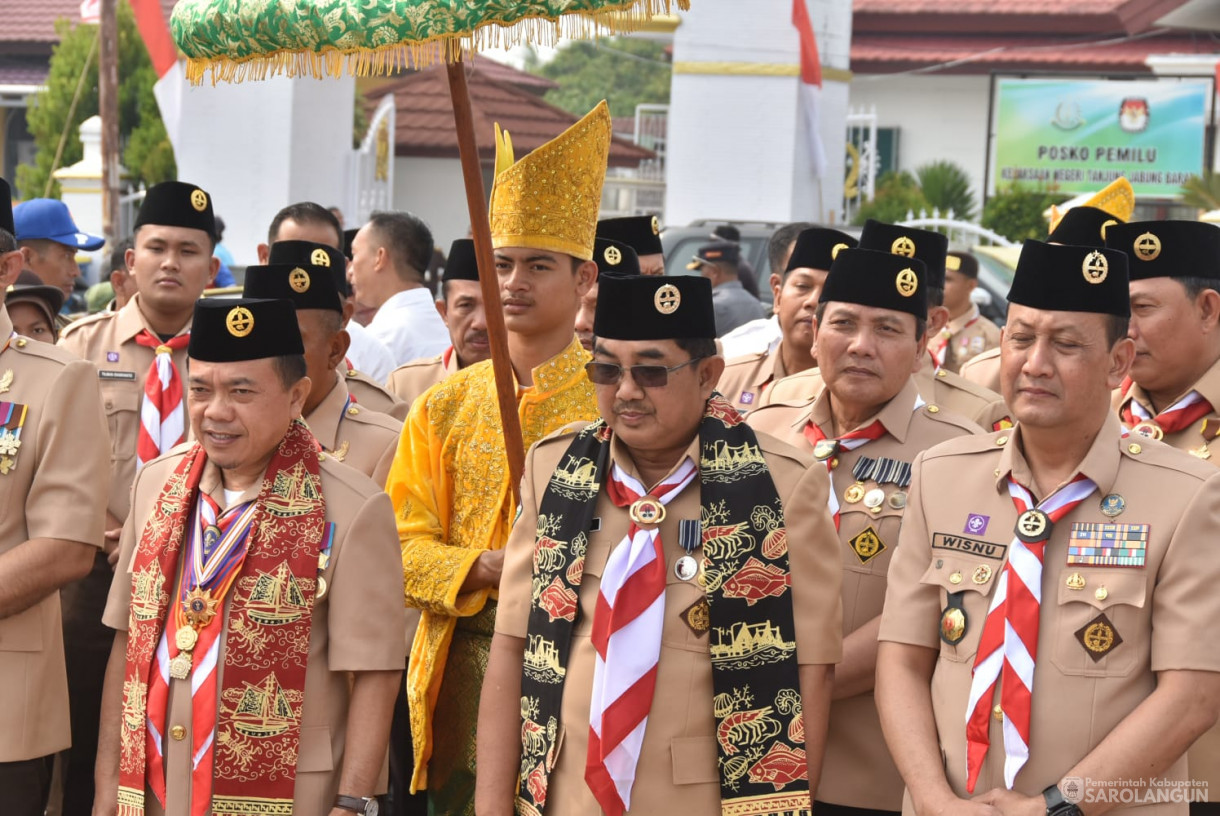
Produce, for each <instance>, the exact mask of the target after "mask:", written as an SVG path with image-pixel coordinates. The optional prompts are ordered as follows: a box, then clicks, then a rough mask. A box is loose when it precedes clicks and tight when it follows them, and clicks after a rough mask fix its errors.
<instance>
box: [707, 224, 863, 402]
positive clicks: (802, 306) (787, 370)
mask: <svg viewBox="0 0 1220 816" xmlns="http://www.w3.org/2000/svg"><path fill="white" fill-rule="evenodd" d="M855 245H856V239H855V238H852V237H851V236H850V235H848V234H846V233H843V232H839V231H838V230H832V229H825V228H822V227H815V228H812V229H807V230H805V231H803V232H802V233H801V234H800V235H798V236H797V239H796V244H795V246H794V247H793V250H792V253H791V254H790V255H789V260H788V264H787V267H786V269H785V271H784V273H783V274H782V275H781V274H780V273H778V272H772V273H771V281H770V282H771V292H772V294H773V295H774V303H775V307H774V308H775V316H776V319H777V320H778V321H779V328H780V331H781V333H782V339H781V341H780V343H779V344H778V345H777V346H775V347H774V348H772V349H769V350H767V351H763V352H759V353H757V354H750V355H747V356H745V357H738V358H736V359H732V360H729V361H728V363H726V364H725V367H724V374H723V375H721V377H720V382H719V384H717V386H716V390H718V391H719V392H720V393H721V394H724V396H725V397H726V398H727V399H728V400H729V402H731V403H732V404H733V407H734V408H736V409H737V410H738V411H741V412H742V413H745V412H747V411H749V410H750V409H751V408H753V407H754V406H755V404H756V403H758V402H759V401H760V400H761V399H762V397H763V395H764V394H766V392H767V389H768V388H769V387H770V386H771V384H772V383H774V382H776V381H778V380H782V379H783V378H784V377H787V376H789V375H792V374H798V373H800V372H802V371H806V370H808V369H811V368H813V367H814V366H816V365H817V363H816V361H815V359H814V353H813V313H814V310H815V309H816V308H817V304H818V296H819V294H820V293H821V291H822V286H823V284H824V283H825V282H826V273H827V270H829V269H830V265H831V263H832V262H833V261H834V257H835V256H836V255H838V253H839V252H840V251H841V250H843V249H850V248H852V247H854V246H855Z"/></svg>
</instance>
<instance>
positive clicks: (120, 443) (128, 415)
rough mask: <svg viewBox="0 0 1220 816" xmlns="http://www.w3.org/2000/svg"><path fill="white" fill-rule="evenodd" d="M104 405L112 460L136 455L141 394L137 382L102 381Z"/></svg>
mask: <svg viewBox="0 0 1220 816" xmlns="http://www.w3.org/2000/svg"><path fill="white" fill-rule="evenodd" d="M101 391H102V407H103V409H104V410H105V411H106V426H107V428H108V429H109V430H110V461H111V463H114V462H122V461H125V460H127V459H131V458H132V457H134V456H135V455H136V437H137V436H138V434H139V423H140V396H141V392H140V390H139V387H138V386H137V385H136V384H135V383H117V382H116V383H107V382H104V381H103V383H102V388H101Z"/></svg>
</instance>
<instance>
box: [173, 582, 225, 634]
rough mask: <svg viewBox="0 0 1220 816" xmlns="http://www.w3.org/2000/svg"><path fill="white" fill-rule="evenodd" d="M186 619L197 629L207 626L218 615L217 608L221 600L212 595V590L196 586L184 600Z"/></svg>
mask: <svg viewBox="0 0 1220 816" xmlns="http://www.w3.org/2000/svg"><path fill="white" fill-rule="evenodd" d="M182 606H183V608H184V610H185V612H186V619H187V621H188V622H189V623H190V624H191V626H194V627H195V628H196V629H198V628H200V627H203V626H207V625H208V624H209V623H211V622H212V618H214V617H216V609H217V607H219V606H220V601H218V600H216V599H215V598H213V597H212V591H211V590H210V589H205V588H204V587H195V588H194V589H192V590H191V591H190V593H188V594H187V596H186V600H185V601H183V602H182Z"/></svg>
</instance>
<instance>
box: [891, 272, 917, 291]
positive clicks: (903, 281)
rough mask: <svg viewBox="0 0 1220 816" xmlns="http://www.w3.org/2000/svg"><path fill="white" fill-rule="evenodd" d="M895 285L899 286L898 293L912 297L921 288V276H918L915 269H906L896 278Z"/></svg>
mask: <svg viewBox="0 0 1220 816" xmlns="http://www.w3.org/2000/svg"><path fill="white" fill-rule="evenodd" d="M894 286H895V287H897V288H898V294H900V295H902V296H903V297H910V296H911V295H913V294H915V290H917V289H918V288H919V278H918V277H916V275H915V272H914V271H913V270H911V269H904V270H902V271H901V272H899V273H898V277H896V278H895V279H894Z"/></svg>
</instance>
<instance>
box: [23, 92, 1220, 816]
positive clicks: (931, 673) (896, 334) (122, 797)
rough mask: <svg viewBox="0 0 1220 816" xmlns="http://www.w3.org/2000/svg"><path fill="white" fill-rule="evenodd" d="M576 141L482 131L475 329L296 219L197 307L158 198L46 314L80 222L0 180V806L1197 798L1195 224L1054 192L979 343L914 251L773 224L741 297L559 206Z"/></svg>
mask: <svg viewBox="0 0 1220 816" xmlns="http://www.w3.org/2000/svg"><path fill="white" fill-rule="evenodd" d="M610 134H611V123H610V117H609V114H608V111H607V109H606V106H605V104H604V103H603V104H601V105H599V106H598V107H597V108H595V109H594V110H593V111H592V112H591V113H590V114H589V115H587V116H586V117H584V118H583V119H581V120H580V121H579V122H578V123H576V124H575V125H573V126H572V127H571V128H570V129H568V130H567V131H565V132H564V133H562V134H560V135H559V136H557V137H556V138H555V139H554V140H553V141H551V142H549V143H547V144H546V145H544V146H542V147H540V148H538V149H537V150H535V151H534V152H532V153H530V154H529V155H527V156H524V157H521V158H520V159H517V158H516V157H514V156H513V155H512V153H511V148H510V147H509V146H508V145H509V142H508V141H507V140H504V141H503V142H501V143H500V144H498V145H497V149H498V155H497V161H496V168H497V171H496V174H495V179H494V185H493V188H492V193H491V199H490V208H489V209H490V226H491V235H492V243H493V246H494V265H495V268H494V270H484V274H486V273H487V272H489V271H491V272H493V273H494V275H495V278H496V281H497V284H498V288H499V303H498V304H488V303H485V302H484V300H483V297H482V290H481V288H480V282H479V273H478V268H477V263H476V259H475V251H474V246H473V243H472V242H471V241H470V240H468V239H464V240H459V241H456V242H454V243H453V245H452V246H451V247H450V248H449V252H448V253H447V255H446V256H445V263H444V265H443V277H442V280H441V283H440V287H439V291H437V292H436V293H435V294H434V293H433V291H432V290H430V289H429V288H428V287H427V286H426V280H425V272H426V270H427V269H428V267H429V266H430V265H431V264H432V261H433V256H434V251H435V247H434V245H433V239H432V235H431V233H430V231H429V229H428V227H427V226H426V223H425V221H424V220H422V219H421V218H419V217H417V216H415V215H412V214H408V213H402V212H384V213H375V214H373V215H372V216H371V218H370V219H369V220H368V222H367V223H365V224H363V225H362V226H360V227H359V228H358V229H354V230H349V231H345V230H344V229H343V225H342V224H341V223H340V221H339V220H338V219H337V218H336V216H335V214H334V213H333V212H332V211H330V210H328V209H326V208H324V207H322V206H319V205H317V204H313V203H309V202H302V203H296V204H291V205H289V206H286V207H284V208H283V209H281V210H280V211H279V213H278V214H277V215H276V217H275V218H274V220H273V221H272V223H271V224H270V226H269V229H268V235H267V243H266V244H264V245H260V246H259V247H258V259H259V263H258V264H256V265H252V266H249V267H247V268H246V269H245V270H244V279H243V280H242V283H241V289H240V291H228V292H222V293H220V294H216V293H215V292H212V293H210V295H211V296H205V294H204V293H205V290H208V289H209V287H212V286H213V285H214V284H215V282H216V277H217V275H218V273H219V271H220V267H221V260H220V259H219V258H218V257H217V256H216V245H217V239H218V234H219V230H220V229H221V227H220V225H218V223H217V222H218V219H217V218H216V216H215V214H214V211H213V202H212V199H211V196H210V195H209V193H208V192H207V190H206V185H204V186H199V185H196V184H193V183H189V182H185V181H173V182H166V183H163V184H159V185H157V186H155V187H153V188H151V189H150V190H149V191H148V194H147V197H146V198H145V200H144V202H143V204H142V206H141V207H140V210H139V214H138V217H137V219H136V223H135V229H134V234H133V235H132V237H131V239H130V242H129V243H128V244H126V245H125V246H121V247H120V248H119V251H118V252H116V253H115V258H114V263H113V264H112V265H113V266H114V267H115V268H114V270H113V272H114V274H113V275H112V278H111V283H112V285H113V291H114V296H115V300H114V302H113V303H112V304H111V305H110V306H109V307H107V308H105V309H102V310H100V311H98V312H96V313H94V314H90V315H88V316H84V317H80V318H78V319H73V320H71V321H66V320H65V319H64V317H63V314H62V312H63V310H64V308H65V302H66V299H67V298H69V297H71V296H72V294H73V289H74V280H75V278H76V277H77V276H79V269H75V268H74V267H75V261H74V258H75V253H76V251H77V250H80V249H90V248H92V249H97V248H99V246H100V239H97V238H95V237H94V236H90V235H87V234H84V233H81V232H80V231H79V230H77V229H76V226H75V224H73V223H72V220H71V217H70V215H69V214H68V213H67V210H66V209H65V208H63V206H62V204H58V202H51V201H42V200H38V201H29V202H25V203H22V204H20V205H18V207H17V208H16V210H15V212H14V211H13V210H12V208H10V207H9V202H10V200H11V195H10V189H9V188H8V185H7V184H6V183H4V182H3V180H0V285H3V286H5V287H6V289H7V294H6V297H5V304H4V308H3V309H0V336H3V337H4V338H5V341H4V346H3V348H2V349H0V497H4V501H5V504H6V506H7V507H8V509H7V511H6V512H5V513H4V514H3V515H2V516H0V701H2V702H3V704H2V705H0V813H3V814H6V816H7V815H8V814H13V816H43V814H46V813H51V814H64V815H65V816H75V815H76V814H97V815H98V816H110V815H111V814H119V816H139V814H145V813H148V814H162V813H164V814H170V815H171V816H208V814H212V815H213V816H230V815H232V816H268V815H269V814H296V815H297V816H325V815H326V814H329V816H342V814H346V813H362V814H368V815H369V816H377V814H378V813H379V812H382V813H391V814H395V816H399V815H401V816H415V815H416V814H419V815H421V816H422V814H434V815H435V816H465V814H473V813H478V814H480V816H501V815H502V814H513V813H516V814H524V815H525V816H541V815H542V814H558V815H559V816H569V815H570V814H589V816H592V815H593V814H599V813H605V814H609V816H620V814H623V813H639V814H662V813H669V812H680V813H691V814H713V813H724V814H740V815H741V816H763V814H784V815H785V816H787V815H788V814H811V813H813V812H814V811H815V810H816V812H817V813H818V814H831V816H884V814H897V813H899V812H903V813H907V814H920V816H924V815H925V814H926V815H927V816H941V815H942V814H969V816H1037V815H1039V814H1043V813H1045V814H1047V816H1082V814H1083V816H1098V814H1101V813H1103V812H1105V811H1107V810H1110V809H1113V808H1132V807H1139V808H1141V812H1142V813H1147V814H1174V815H1176V816H1185V813H1186V811H1187V809H1188V808H1189V810H1190V811H1191V813H1192V814H1193V816H1208V815H1209V814H1211V813H1212V809H1213V808H1214V806H1213V805H1210V804H1208V802H1207V787H1208V785H1209V784H1210V782H1211V781H1212V780H1213V779H1214V778H1217V779H1220V729H1218V728H1217V727H1216V723H1217V718H1218V716H1220V636H1217V635H1216V634H1213V632H1214V630H1213V629H1212V628H1211V626H1210V625H1209V621H1211V620H1215V619H1217V618H1218V617H1220V593H1217V592H1216V589H1215V588H1216V587H1217V586H1220V560H1218V559H1216V558H1214V557H1212V555H1211V553H1210V548H1211V547H1212V546H1213V542H1212V539H1211V537H1212V536H1213V535H1216V533H1217V530H1218V527H1217V524H1218V522H1217V519H1220V477H1218V476H1217V471H1216V469H1215V464H1214V463H1213V462H1212V461H1211V458H1212V455H1213V453H1217V454H1220V443H1218V442H1216V439H1217V438H1218V437H1220V413H1218V411H1217V406H1220V373H1218V372H1220V283H1217V281H1220V228H1217V227H1215V226H1212V225H1210V224H1205V223H1199V222H1186V221H1158V222H1142V223H1126V222H1125V220H1124V219H1123V218H1122V217H1121V214H1115V213H1112V212H1109V211H1107V210H1106V209H1105V208H1104V207H1102V206H1089V205H1086V206H1080V207H1075V208H1073V209H1071V210H1069V211H1068V212H1067V213H1066V215H1064V216H1063V217H1062V219H1061V220H1059V221H1058V222H1057V223H1055V224H1054V225H1053V228H1052V229H1051V230H1050V232H1049V234H1048V236H1047V237H1046V240H1045V241H1036V240H1030V241H1027V242H1026V243H1025V244H1024V246H1023V248H1022V250H1021V254H1020V259H1019V261H1018V263H1017V266H1016V270H1015V275H1014V280H1013V283H1012V289H1011V291H1010V293H1009V296H1008V302H1009V306H1008V312H1007V321H1006V324H1005V325H1004V326H1003V331H1002V333H1001V330H1000V329H999V328H997V327H996V326H995V325H994V324H992V323H991V322H990V321H988V320H987V318H985V317H983V316H981V315H980V314H979V311H978V309H977V307H976V306H975V305H974V303H973V300H972V297H971V292H972V290H973V289H974V287H975V285H976V284H977V277H978V262H977V259H975V258H974V257H973V256H972V255H971V254H970V253H968V252H962V251H957V250H954V249H951V248H950V246H949V243H948V241H947V239H946V238H945V237H944V236H943V235H940V234H938V233H936V232H930V231H926V230H922V229H916V228H910V227H905V226H900V225H892V224H884V223H879V222H876V221H870V222H868V223H867V224H866V225H865V226H864V228H863V230H862V232H861V233H860V234H859V237H858V238H857V237H854V236H853V235H849V234H847V233H846V232H842V231H838V230H834V229H830V228H826V227H819V226H815V225H811V224H792V225H788V226H785V227H782V228H780V229H779V230H777V231H776V233H775V234H774V236H773V237H772V239H771V242H770V246H769V247H768V250H769V253H768V254H769V266H770V270H771V271H770V275H769V279H768V280H766V281H758V280H754V281H753V282H754V283H755V284H756V285H757V284H761V285H763V286H769V287H770V289H771V292H772V296H773V306H772V310H773V316H771V317H768V316H767V315H766V311H765V309H764V307H763V306H762V304H761V303H760V301H759V300H758V299H757V297H756V294H751V293H750V292H749V290H748V287H746V286H745V285H744V284H743V280H742V271H743V270H745V271H746V274H747V276H754V273H753V270H752V269H749V268H748V266H746V265H744V263H743V259H742V258H741V257H740V246H741V244H740V242H739V241H738V240H734V237H733V236H731V235H726V234H717V235H715V236H712V237H710V238H709V242H708V243H707V244H706V245H704V246H702V247H701V248H699V250H698V252H697V253H696V254H695V256H694V257H693V258H691V259H690V261H689V268H690V270H691V271H692V272H698V273H699V274H690V275H676V276H666V275H665V274H664V271H665V259H664V256H663V252H662V247H661V242H660V238H659V232H660V230H659V224H658V222H657V220H656V219H655V218H652V217H639V218H625V219H610V220H602V221H599V220H598V209H599V205H600V201H601V188H602V183H603V179H604V177H605V172H606V160H607V152H608V148H609V142H610ZM739 237H740V236H737V238H739ZM756 288H757V286H756ZM489 308H499V309H501V310H502V314H503V317H504V324H505V328H506V337H505V340H506V345H507V350H508V359H509V361H510V363H511V367H512V374H513V377H514V380H515V385H516V406H515V407H516V415H517V419H518V421H519V425H520V432H521V436H522V439H523V442H524V445H525V447H526V449H527V450H528V454H527V456H526V460H525V467H524V476H523V478H522V479H521V481H520V483H519V484H514V483H513V479H512V477H511V476H510V467H509V457H508V453H507V444H508V443H506V440H505V431H504V427H503V421H502V416H501V413H500V411H499V410H498V405H499V402H498V400H499V398H500V397H499V396H498V391H497V384H496V379H495V375H494V368H493V364H492V362H491V361H490V360H489V359H488V358H489V356H490V351H489V350H490V347H491V340H490V338H489V335H488V327H487V319H486V315H487V310H488V309H489ZM742 338H751V342H754V343H755V344H756V345H757V346H758V348H757V349H756V350H755V351H753V352H752V353H750V354H746V355H744V356H736V357H734V358H733V359H729V360H727V361H726V359H725V356H724V355H723V354H722V349H724V348H726V347H729V346H731V345H732V344H733V342H734V340H735V339H737V340H741V339H742ZM5 399H7V400H10V401H3V400H5Z"/></svg>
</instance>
